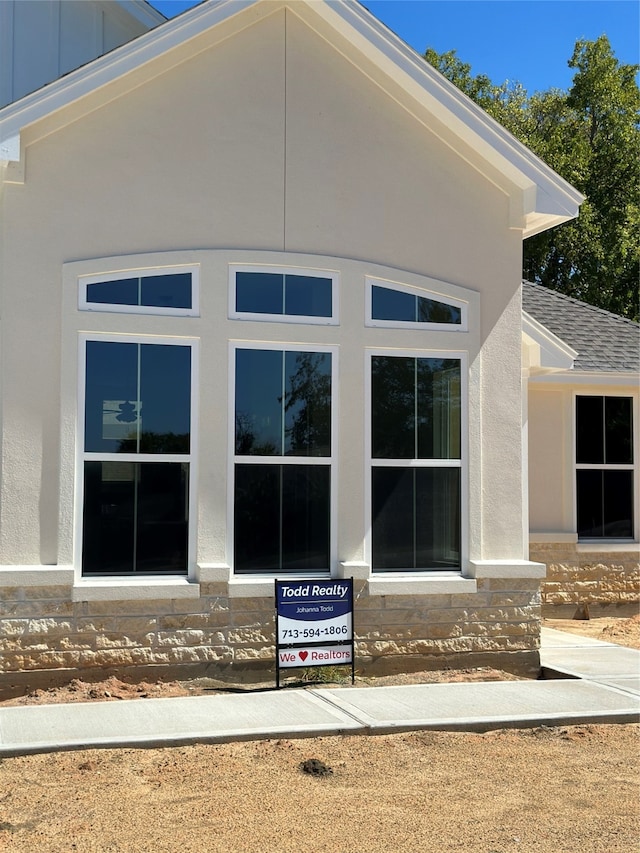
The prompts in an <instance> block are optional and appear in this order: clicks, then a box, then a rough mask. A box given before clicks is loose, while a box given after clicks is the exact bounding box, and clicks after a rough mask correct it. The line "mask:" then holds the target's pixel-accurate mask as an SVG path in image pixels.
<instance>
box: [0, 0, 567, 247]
mask: <svg viewBox="0 0 640 853" xmlns="http://www.w3.org/2000/svg"><path fill="white" fill-rule="evenodd" d="M283 8H286V9H287V11H288V12H290V13H292V14H295V15H296V16H297V17H298V18H299V19H301V20H302V21H304V22H305V23H306V24H307V25H308V26H309V27H311V28H312V29H313V30H314V31H315V32H316V33H317V34H318V35H319V36H320V37H321V38H323V39H325V40H326V41H327V42H329V43H330V44H331V45H332V46H333V47H334V48H335V49H336V50H339V51H340V52H341V53H342V54H343V55H345V56H346V58H347V59H348V60H349V61H350V62H351V63H352V64H353V65H355V66H356V67H359V68H360V69H361V70H362V72H363V73H364V74H366V75H367V76H368V77H369V78H370V79H371V80H372V81H373V82H374V83H375V84H376V85H378V86H379V87H380V88H381V89H383V90H384V91H386V92H387V93H388V94H389V95H390V96H391V97H393V98H394V99H395V100H397V101H398V102H399V103H401V104H402V106H403V107H404V108H405V109H406V110H407V111H408V112H409V113H410V114H411V115H413V117H414V118H415V119H416V120H417V121H419V122H421V123H422V124H424V125H425V126H426V127H428V128H429V130H430V131H431V132H433V133H435V134H436V135H437V136H438V137H439V138H440V139H441V140H442V141H443V142H444V143H445V144H446V145H448V146H449V147H450V148H452V149H453V150H454V151H455V152H456V153H457V154H458V155H459V156H460V157H462V158H463V159H464V160H465V161H466V162H468V163H469V164H470V165H471V166H472V167H473V168H474V169H476V170H477V171H478V172H480V173H481V174H482V175H483V176H484V177H485V178H486V179H487V180H489V181H491V182H492V183H493V184H494V185H496V186H498V187H499V188H500V190H501V191H502V192H504V193H505V195H507V196H508V198H509V209H510V222H509V226H510V227H511V228H513V229H515V230H518V231H520V232H521V233H522V235H523V237H528V236H531V235H533V234H536V233H538V232H540V231H543V230H546V229H548V228H551V227H553V226H554V225H557V224H559V223H561V222H565V221H567V220H569V219H572V218H574V217H575V216H577V213H578V208H579V205H580V203H581V201H582V200H583V197H582V195H581V194H580V193H579V192H578V191H577V190H575V189H574V188H573V187H571V186H570V185H569V184H568V183H567V182H566V181H564V180H563V179H562V178H561V177H560V176H559V175H557V174H556V173H555V172H553V170H552V169H550V168H549V167H548V166H547V165H546V164H544V163H543V162H542V161H541V160H540V159H539V158H537V157H536V156H535V155H534V154H533V153H532V152H531V151H529V149H527V148H526V147H525V146H524V145H522V144H521V143H520V142H518V140H516V139H515V138H514V137H513V136H512V135H511V134H510V133H509V132H508V131H507V130H505V129H504V128H503V127H502V126H501V125H500V124H498V123H497V122H496V121H494V120H493V119H492V118H491V117H489V116H488V115H487V114H486V113H485V112H484V111H483V110H481V109H480V108H479V107H478V106H477V105H476V104H475V103H473V101H471V100H470V99H469V98H468V97H467V96H466V95H464V94H463V93H462V92H460V91H459V90H458V89H457V88H456V87H455V86H454V85H453V84H452V83H450V82H449V81H448V80H447V79H446V78H445V77H444V76H443V75H441V74H440V73H439V72H438V71H437V70H436V69H435V68H433V67H432V66H431V65H429V64H428V63H427V62H426V61H425V60H424V59H423V58H422V57H420V56H419V54H417V53H416V52H415V51H413V50H412V49H411V48H410V47H409V46H408V45H406V44H405V43H404V42H403V41H402V40H401V39H400V38H399V37H398V36H396V35H395V34H394V33H392V32H391V31H390V30H389V29H388V28H387V27H386V26H385V25H384V24H382V23H381V22H380V21H379V20H378V19H377V18H375V16H374V15H372V14H371V13H370V12H369V11H368V10H367V9H366V8H365V7H364V6H362V5H361V4H360V3H359V2H357V0H205V2H203V3H200V4H199V5H197V6H194V7H193V8H191V9H189V10H187V11H185V12H184V13H182V14H181V15H179V16H178V17H176V18H173V19H171V20H169V21H167V22H166V23H164V24H161V25H160V26H158V27H156V28H154V29H153V30H151V31H149V32H148V33H145V34H144V35H142V36H140V37H139V38H137V39H135V40H134V41H132V42H129V43H128V44H125V45H123V46H122V47H120V48H118V49H116V50H114V51H112V52H111V53H110V54H108V55H106V56H103V57H100V58H98V59H96V60H94V61H92V62H90V63H88V64H87V65H85V66H83V67H82V68H80V69H78V70H76V71H74V72H72V73H70V74H68V75H67V76H66V77H64V78H61V79H59V80H56V81H55V82H54V83H51V84H49V85H48V86H45V87H43V88H42V89H41V90H39V91H37V92H34V93H33V94H32V95H28V96H26V97H25V98H22V99H21V100H20V101H17V102H16V103H14V104H12V105H10V106H9V107H6V108H5V109H3V110H0V160H4V161H19V160H20V158H21V156H22V153H23V152H22V151H21V134H22V133H23V131H24V129H25V128H26V127H30V128H32V129H33V128H34V127H37V126H38V125H39V124H40V125H41V126H42V128H43V132H42V135H44V133H45V126H46V133H50V132H52V130H55V129H56V123H57V122H59V125H58V126H62V125H63V124H65V123H67V122H66V120H65V114H66V113H67V111H68V110H69V109H70V108H71V109H72V110H73V113H74V118H78V116H80V115H82V114H83V112H89V111H90V110H93V109H96V108H97V107H99V106H100V105H101V104H102V103H106V102H107V101H108V100H110V99H111V98H112V97H117V96H119V95H121V94H124V93H126V92H127V91H129V90H130V89H132V88H134V87H137V86H139V85H141V84H142V83H144V82H145V80H149V79H152V78H153V77H155V76H157V75H158V74H160V73H164V72H166V71H167V70H169V69H171V68H172V67H174V66H176V65H178V64H180V63H181V62H184V61H186V60H188V59H189V58H190V57H192V56H194V55H196V53H198V52H201V51H202V50H207V49H209V48H212V47H214V46H215V44H217V43H218V42H219V41H221V40H223V39H227V38H229V37H232V36H233V35H234V34H235V33H236V32H240V31H241V30H242V29H244V28H245V27H248V26H251V25H253V24H255V23H256V22H257V21H259V20H261V19H262V18H265V17H267V16H269V15H272V14H274V13H276V12H278V11H279V10H281V9H283ZM37 138H40V137H38V134H37V132H36V133H35V136H34V135H33V134H31V136H30V139H31V141H33V140H34V139H37Z"/></svg>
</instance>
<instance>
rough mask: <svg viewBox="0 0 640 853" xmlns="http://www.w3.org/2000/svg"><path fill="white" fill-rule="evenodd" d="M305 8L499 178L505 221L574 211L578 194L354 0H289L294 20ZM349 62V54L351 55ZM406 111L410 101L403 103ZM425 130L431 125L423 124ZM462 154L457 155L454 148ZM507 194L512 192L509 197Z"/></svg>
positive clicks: (526, 221) (540, 219)
mask: <svg viewBox="0 0 640 853" xmlns="http://www.w3.org/2000/svg"><path fill="white" fill-rule="evenodd" d="M307 10H309V12H310V13H311V14H312V15H315V16H316V17H321V18H323V19H324V20H325V21H326V22H327V23H329V24H330V25H331V26H332V27H333V29H335V30H337V31H339V32H341V34H342V35H343V37H344V38H345V39H346V40H347V41H348V42H349V43H350V45H351V46H353V47H354V48H355V49H357V50H358V51H359V52H361V53H362V54H363V55H365V56H368V57H369V58H370V59H372V61H373V62H374V63H375V64H377V65H378V66H379V67H380V68H381V69H382V70H383V71H384V72H385V73H386V74H387V75H388V77H389V78H390V79H394V80H396V82H397V83H398V84H399V86H400V88H401V90H403V91H404V92H406V94H407V95H408V96H409V98H408V99H407V100H408V101H409V100H411V99H414V100H415V101H417V102H418V103H421V104H423V105H424V107H425V108H426V109H427V111H428V112H429V113H430V114H431V115H432V116H433V117H435V118H436V119H438V121H439V122H440V123H441V124H442V126H443V127H446V128H448V129H449V130H450V131H452V132H453V134H454V135H455V136H456V137H457V138H458V140H460V141H461V142H463V143H466V147H467V151H468V156H467V159H468V160H469V162H470V163H471V165H473V166H475V168H477V169H478V170H479V171H481V172H482V171H483V167H484V169H486V171H487V176H488V177H489V178H490V179H491V180H493V181H494V182H495V177H494V173H497V174H498V175H499V176H502V179H503V180H502V182H501V184H502V188H503V189H504V190H505V191H506V192H508V193H509V195H510V196H511V198H512V204H511V223H510V224H511V226H512V227H514V228H519V229H521V230H522V231H523V236H525V237H528V236H532V235H533V234H537V233H539V232H540V231H544V230H546V229H548V228H551V227H553V226H554V225H557V224H559V223H561V222H565V221H567V220H569V219H573V218H575V217H576V216H577V215H578V210H579V207H580V204H581V203H582V202H583V201H584V196H583V195H582V194H581V193H580V192H578V190H576V189H575V188H574V187H573V186H571V184H569V183H568V182H567V181H565V180H564V178H561V177H560V176H559V175H558V174H557V173H556V172H554V171H553V169H551V168H550V167H549V166H547V165H546V163H544V162H543V161H542V160H541V159H540V158H539V157H537V156H536V155H535V154H534V153H533V152H532V151H530V150H529V149H528V148H527V147H526V146H525V145H523V144H522V143H521V142H519V141H518V140H517V139H516V138H515V137H514V136H513V135H512V134H511V133H509V131H507V130H506V128H504V127H502V125H500V124H499V123H498V122H497V121H495V119H493V118H492V117H491V116H489V115H488V114H487V113H486V112H485V111H484V110H482V109H481V108H480V107H479V106H478V105H477V104H475V103H474V102H473V101H472V100H471V99H470V98H468V97H467V96H466V95H464V94H463V93H462V92H461V91H460V90H459V89H458V88H457V87H456V86H454V85H453V84H452V83H451V82H450V81H449V80H447V79H446V78H445V77H444V76H443V75H442V74H441V73H440V72H439V71H437V70H436V69H435V68H433V67H432V66H431V65H429V63H427V62H426V61H425V60H424V59H423V58H422V57H421V56H420V55H419V54H418V53H417V52H416V51H414V50H413V49H412V48H410V47H409V46H408V45H407V44H405V43H404V42H403V41H402V39H400V38H399V37H398V36H396V35H395V33H393V32H392V31H391V30H389V29H388V28H387V27H386V26H385V25H384V24H382V23H381V22H380V21H378V20H377V18H375V17H374V16H373V15H372V14H371V13H370V12H368V11H367V10H366V9H365V8H364V7H363V6H361V5H360V3H358V2H356V0H343V2H328V3H326V2H313V0H312V2H310V3H309V4H306V3H304V4H300V3H297V4H295V6H294V8H293V11H295V12H296V13H297V14H298V15H299V16H300V17H301V18H303V19H306V20H308V22H309V23H311V21H310V20H309V18H310V17H311V16H310V15H309V14H307ZM352 61H353V59H352ZM405 106H407V107H408V108H409V109H410V110H411V106H410V105H409V104H405ZM430 127H432V126H431V125H430ZM459 153H462V152H459ZM514 191H515V197H514Z"/></svg>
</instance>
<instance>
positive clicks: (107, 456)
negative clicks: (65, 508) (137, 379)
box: [73, 332, 200, 585]
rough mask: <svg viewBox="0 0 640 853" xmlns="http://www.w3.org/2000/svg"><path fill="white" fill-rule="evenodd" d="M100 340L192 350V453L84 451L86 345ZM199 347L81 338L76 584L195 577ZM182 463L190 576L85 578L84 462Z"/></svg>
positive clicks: (120, 337)
mask: <svg viewBox="0 0 640 853" xmlns="http://www.w3.org/2000/svg"><path fill="white" fill-rule="evenodd" d="M92 341H100V342H104V343H133V344H158V345H161V346H162V345H164V346H166V345H169V346H188V347H190V348H191V406H190V412H189V414H190V418H191V431H190V440H189V453H102V452H99V451H87V450H85V444H84V439H85V405H86V401H85V395H86V366H87V361H86V348H87V343H88V342H92ZM199 346H200V342H199V339H198V338H191V337H177V336H171V337H168V336H158V335H125V334H117V333H109V332H105V333H102V332H81V333H80V334H79V335H78V417H77V425H76V429H77V432H76V448H77V453H76V480H75V495H76V501H75V513H74V515H75V519H74V560H73V562H74V566H75V567H76V582H77V583H79V584H87V585H92V584H94V585H95V584H96V583H99V582H100V581H115V582H116V583H118V584H122V585H127V584H130V583H132V582H144V583H146V584H148V583H153V582H155V581H159V582H164V583H167V582H170V581H172V580H192V579H194V578H195V568H196V561H195V557H196V534H197V530H196V521H197V518H196V516H197V507H196V496H197V494H198V490H197V479H198V466H197V458H198V388H199V384H198V383H199ZM91 461H94V462H98V461H99V462H140V463H145V462H180V463H185V464H187V465H188V466H189V493H188V501H189V507H188V516H189V518H188V525H187V529H188V533H187V573H186V575H185V574H176V575H171V574H168V573H162V574H161V575H153V574H146V573H145V574H143V573H138V572H131V573H130V574H126V575H107V574H105V575H100V576H95V575H83V573H82V569H83V566H82V552H83V527H84V466H85V462H91Z"/></svg>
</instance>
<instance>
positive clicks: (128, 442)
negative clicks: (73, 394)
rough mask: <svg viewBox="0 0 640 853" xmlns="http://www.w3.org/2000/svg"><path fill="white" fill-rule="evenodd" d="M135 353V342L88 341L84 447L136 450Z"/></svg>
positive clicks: (104, 449)
mask: <svg viewBox="0 0 640 853" xmlns="http://www.w3.org/2000/svg"><path fill="white" fill-rule="evenodd" d="M138 353H139V346H138V344H129V343H114V342H112V341H87V350H86V380H85V389H86V393H85V438H84V447H85V450H88V451H94V452H98V451H102V452H104V453H118V452H121V451H122V450H125V449H129V448H131V447H132V446H133V448H134V450H135V448H136V445H137V440H138V431H139V426H140V421H141V406H140V401H139V397H138Z"/></svg>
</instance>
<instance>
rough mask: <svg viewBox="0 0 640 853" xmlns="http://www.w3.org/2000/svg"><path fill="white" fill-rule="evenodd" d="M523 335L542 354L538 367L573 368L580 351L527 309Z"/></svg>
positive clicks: (523, 313) (523, 315) (523, 319)
mask: <svg viewBox="0 0 640 853" xmlns="http://www.w3.org/2000/svg"><path fill="white" fill-rule="evenodd" d="M522 337H523V339H524V341H525V343H529V342H530V341H531V342H533V343H534V344H536V346H537V348H538V351H539V354H540V355H539V363H538V364H536V367H540V368H546V369H552V370H572V369H573V364H574V362H575V360H576V358H578V356H579V353H577V352H576V351H575V350H574V349H572V348H571V347H570V346H569V345H568V344H566V343H565V342H564V341H563V340H562V338H559V337H558V336H557V335H554V333H553V332H551V331H549V329H547V327H546V326H543V325H542V323H539V322H538V321H537V320H535V319H534V318H533V317H532V316H531V315H530V314H527V312H526V311H523V312H522Z"/></svg>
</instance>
